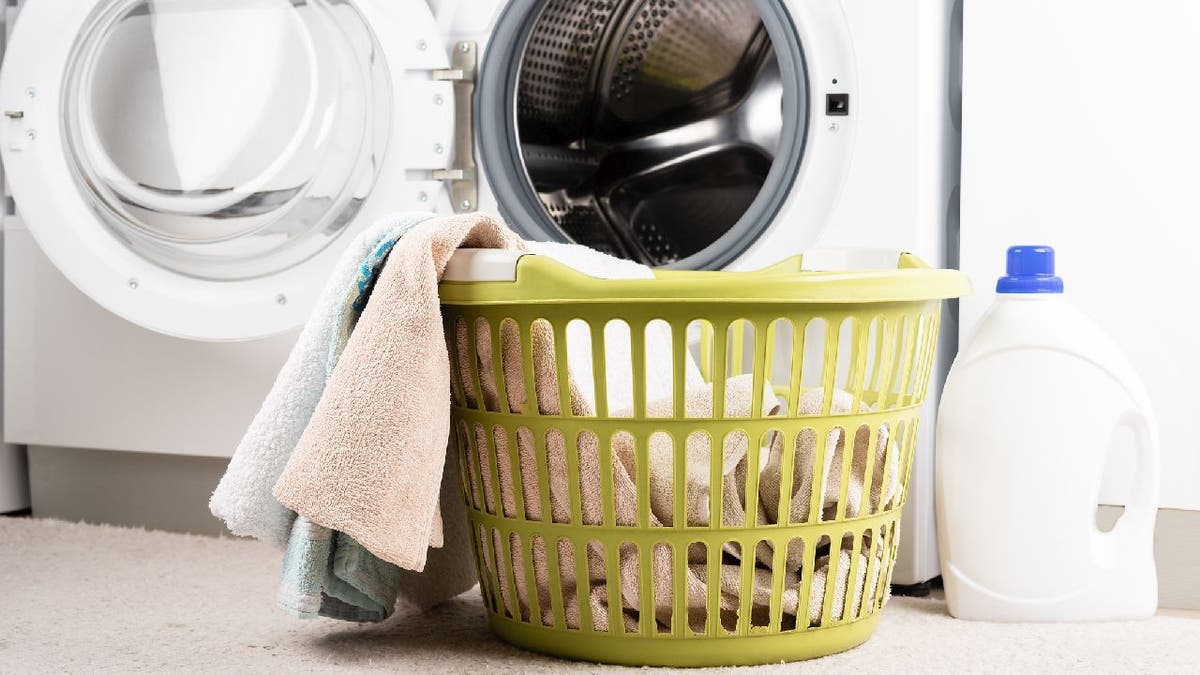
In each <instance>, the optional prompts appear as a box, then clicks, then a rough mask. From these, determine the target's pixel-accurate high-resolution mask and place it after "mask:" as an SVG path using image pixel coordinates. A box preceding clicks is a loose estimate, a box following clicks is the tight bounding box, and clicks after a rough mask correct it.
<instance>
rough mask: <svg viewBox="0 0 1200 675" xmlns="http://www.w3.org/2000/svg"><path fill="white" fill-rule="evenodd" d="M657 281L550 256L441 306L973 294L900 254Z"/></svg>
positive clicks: (521, 264) (466, 287) (660, 274)
mask: <svg viewBox="0 0 1200 675" xmlns="http://www.w3.org/2000/svg"><path fill="white" fill-rule="evenodd" d="M654 274H655V278H654V279H619V280H613V279H598V278H596V277H591V276H588V275H586V274H583V273H581V272H578V271H576V270H574V269H572V268H571V267H569V266H567V265H564V264H562V263H560V262H558V261H556V260H554V259H552V258H550V257H548V256H543V255H535V254H528V255H522V256H521V257H520V259H519V260H518V261H517V263H516V273H515V277H516V279H515V281H443V282H441V284H440V285H439V289H438V292H439V296H440V299H441V302H442V304H445V305H463V306H467V305H526V304H563V303H572V304H578V303H605V304H611V303H635V304H645V303H664V302H668V303H684V304H694V303H719V304H728V303H787V304H820V305H829V304H883V303H894V302H923V301H932V300H945V299H949V298H957V297H962V296H965V295H970V294H971V283H970V281H969V280H968V277H967V275H965V274H963V273H962V272H960V271H958V270H949V269H934V268H931V267H929V266H928V265H926V264H925V263H924V262H923V261H922V260H921V259H920V258H918V257H917V256H915V255H913V254H911V253H901V254H900V255H899V258H898V260H897V266H896V268H895V269H877V270H857V271H837V272H818V271H805V270H803V256H802V255H797V256H793V257H791V258H788V259H786V260H783V261H781V262H779V263H777V264H775V265H772V266H770V267H767V268H764V269H761V270H758V271H755V272H730V271H682V270H655V272H654Z"/></svg>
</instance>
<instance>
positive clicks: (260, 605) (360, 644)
mask: <svg viewBox="0 0 1200 675" xmlns="http://www.w3.org/2000/svg"><path fill="white" fill-rule="evenodd" d="M279 559H280V554H279V553H278V552H276V551H274V550H272V549H270V548H269V547H266V546H263V545H261V544H258V543H256V542H251V541H241V540H232V539H211V538H205V537H197V536H188V535H179V534H168V533H163V532H145V531H141V530H130V529H121V528H113V527H98V526H90V525H77V524H68V523H63V522H57V521H45V520H31V519H25V518H0V672H46V671H53V672H62V671H70V672H95V671H106V670H107V671H117V672H129V671H133V670H149V671H186V672H217V671H220V672H231V671H235V672H251V671H276V672H289V673H290V672H297V671H306V672H311V671H334V670H338V671H342V670H344V671H367V670H388V671H394V672H420V673H430V672H475V671H483V670H488V671H496V672H562V671H589V672H597V671H616V670H620V669H616V668H606V667H602V666H597V665H593V664H578V663H570V662H565V661H559V660H556V659H552V658H548V657H544V656H538V655H535V654H530V653H527V652H523V651H521V650H518V649H515V648H513V647H509V646H507V645H505V644H503V643H501V642H499V641H498V640H496V639H495V638H493V637H492V636H491V635H490V634H489V633H488V629H487V626H486V623H485V621H484V616H483V608H482V605H481V603H480V601H479V597H478V595H477V594H476V593H474V592H472V593H468V594H466V595H463V596H461V597H459V598H457V599H455V600H453V601H451V602H450V603H449V604H447V605H445V606H443V607H441V608H439V609H437V610H435V611H433V612H430V613H428V614H424V615H421V614H412V613H404V612H401V613H400V614H399V615H398V616H397V617H395V618H394V619H392V620H391V621H389V622H388V623H386V624H384V625H380V626H365V627H364V626H354V625H349V624H343V623H338V622H333V621H327V620H318V621H308V622H305V621H299V620H296V619H293V618H291V617H289V616H288V615H286V614H284V613H283V612H282V611H279V610H277V609H276V608H275V606H274V593H275V582H276V574H277V572H278V568H279ZM1198 644H1200V619H1198V618H1196V617H1195V615H1171V616H1164V615H1160V616H1157V617H1155V618H1153V619H1151V620H1149V621H1143V622H1137V623H1120V624H1090V625H1013V624H1007V625H1006V624H982V623H970V622H963V621H956V620H954V619H951V618H950V617H949V616H947V615H946V612H945V604H944V603H943V602H942V601H941V600H940V599H938V598H930V599H924V600H916V599H909V598H895V599H893V600H892V601H891V603H890V604H889V605H888V607H887V609H886V610H885V613H884V616H883V621H882V622H881V623H880V626H879V630H878V631H877V632H876V634H875V636H874V637H873V638H872V639H871V640H870V641H869V642H868V643H867V644H865V645H863V646H862V647H860V648H858V649H855V650H851V651H849V652H846V653H844V654H838V655H835V656H830V657H826V658H824V659H819V660H816V661H809V662H806V663H804V664H800V665H795V664H793V665H790V666H773V667H767V668H758V669H745V670H744V672H768V671H771V672H784V671H785V670H786V671H787V672H795V671H801V672H804V671H808V672H847V673H872V674H878V673H901V672H905V673H907V672H959V673H961V672H1020V671H1026V672H1056V673H1057V672H1066V671H1080V672H1113V673H1118V672H1119V673H1129V672H1155V673H1167V672H1180V673H1183V672H1196V667H1197V665H1196V664H1197V662H1198V661H1197V656H1196V649H1197V645H1198ZM693 672H698V671H693Z"/></svg>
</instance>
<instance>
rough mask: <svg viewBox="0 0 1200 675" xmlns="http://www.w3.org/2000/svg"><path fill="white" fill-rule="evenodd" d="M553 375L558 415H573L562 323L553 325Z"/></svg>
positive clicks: (565, 341) (564, 328) (565, 331)
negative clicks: (554, 376) (554, 377)
mask: <svg viewBox="0 0 1200 675" xmlns="http://www.w3.org/2000/svg"><path fill="white" fill-rule="evenodd" d="M551 350H552V351H553V352H554V373H555V375H556V376H557V378H556V385H557V386H556V387H555V389H556V390H557V394H558V414H559V415H562V416H564V417H569V416H573V415H574V414H575V406H574V405H572V401H571V385H570V374H571V372H570V369H569V368H567V324H566V323H565V322H562V321H558V322H555V323H554V343H553V345H551Z"/></svg>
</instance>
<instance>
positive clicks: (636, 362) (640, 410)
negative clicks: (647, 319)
mask: <svg viewBox="0 0 1200 675" xmlns="http://www.w3.org/2000/svg"><path fill="white" fill-rule="evenodd" d="M628 326H629V347H630V352H629V356H630V358H629V363H630V365H631V366H632V372H631V373H630V377H631V379H632V385H633V386H632V391H633V418H634V419H636V420H642V419H646V376H647V372H648V370H647V368H646V324H644V323H631V324H628Z"/></svg>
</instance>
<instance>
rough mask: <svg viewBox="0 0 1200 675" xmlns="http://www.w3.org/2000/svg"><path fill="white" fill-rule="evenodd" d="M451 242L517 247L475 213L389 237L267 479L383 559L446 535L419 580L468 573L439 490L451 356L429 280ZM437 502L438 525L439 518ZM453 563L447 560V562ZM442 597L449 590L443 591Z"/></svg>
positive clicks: (401, 562) (419, 559)
mask: <svg viewBox="0 0 1200 675" xmlns="http://www.w3.org/2000/svg"><path fill="white" fill-rule="evenodd" d="M459 247H472V248H504V249H518V250H520V249H522V248H523V245H522V242H521V240H520V238H518V237H517V236H516V234H514V233H513V232H512V231H510V230H509V229H508V228H507V227H505V226H504V225H503V224H502V223H500V222H499V221H497V220H494V219H493V218H491V217H489V216H486V215H482V214H469V215H461V216H453V217H446V218H438V219H434V220H429V221H425V222H423V223H421V224H418V225H416V226H415V227H413V228H412V229H411V230H409V232H408V233H407V234H406V235H405V236H404V237H403V238H402V239H400V241H399V242H398V243H397V244H396V246H395V247H394V248H393V249H392V251H391V253H390V255H389V256H388V260H387V262H386V263H385V264H384V268H383V272H382V273H381V274H380V275H379V279H378V281H377V282H376V285H375V289H374V291H373V292H372V294H371V298H370V301H369V302H368V303H367V306H366V308H365V310H364V311H363V313H362V316H361V318H360V319H359V321H358V324H357V326H356V327H355V329H354V331H353V333H352V334H351V335H350V339H349V341H348V342H347V344H346V348H345V351H344V352H343V353H342V357H341V358H340V359H339V360H338V362H337V365H336V366H335V367H334V369H333V374H332V375H331V376H330V378H329V382H328V384H327V386H326V388H325V394H324V395H323V396H322V397H321V400H320V402H319V404H318V405H317V408H316V410H315V412H314V414H313V416H312V419H311V421H310V423H309V425H308V427H307V428H306V429H305V430H304V433H303V435H302V436H301V438H300V441H299V443H298V444H297V446H296V449H295V451H294V452H293V453H292V455H291V458H290V459H289V460H288V462H287V466H286V467H285V468H284V471H283V473H282V475H281V476H280V478H279V481H278V482H277V483H276V485H275V496H276V498H278V499H279V501H280V503H282V504H283V505H285V506H287V507H288V508H290V509H292V510H294V511H296V512H297V513H300V514H301V515H304V516H305V517H307V518H309V519H310V520H311V521H313V522H314V523H317V524H319V525H322V526H324V527H328V528H330V529H333V530H336V531H338V532H341V533H344V534H346V535H348V536H350V537H352V538H354V539H355V540H356V541H358V542H359V543H360V544H362V545H363V546H364V547H366V549H367V550H369V551H371V552H372V553H374V554H375V555H377V556H379V557H380V558H381V559H383V560H385V561H388V562H391V563H393V564H396V565H398V566H400V567H403V568H405V569H407V570H412V571H416V572H420V571H421V570H423V569H425V566H426V562H427V560H428V559H429V555H430V554H429V551H430V549H431V548H433V549H440V548H443V547H444V546H447V550H446V551H445V553H446V555H445V556H444V558H445V559H444V560H442V561H440V562H441V563H442V564H440V565H438V569H437V570H436V574H431V575H423V576H422V579H423V580H425V581H426V586H427V587H428V586H432V585H433V584H436V583H440V582H441V581H442V580H444V579H445V578H446V577H451V576H454V577H457V576H459V574H460V573H461V575H462V577H463V578H462V579H461V583H463V584H467V583H468V581H467V579H468V577H469V576H470V575H471V574H473V573H474V568H473V566H472V565H471V557H470V549H469V545H468V540H467V539H466V536H465V535H464V536H462V537H461V538H460V537H455V541H454V542H453V543H454V544H455V546H454V547H453V548H449V547H448V545H449V544H450V543H451V542H450V541H447V537H445V536H444V535H445V533H446V530H447V528H457V529H461V530H463V531H465V530H466V528H467V523H466V514H465V513H464V512H463V509H464V508H465V507H464V505H463V504H462V502H461V499H458V498H457V497H458V495H457V494H456V493H455V491H454V490H453V489H450V490H446V491H444V492H446V493H448V494H449V496H450V497H453V498H452V499H441V497H442V493H443V490H442V483H443V478H445V477H446V476H447V475H449V476H450V477H453V473H450V474H444V469H445V465H446V441H447V438H448V434H449V416H450V410H449V406H450V363H449V358H448V355H447V353H446V341H445V338H444V335H443V332H442V319H441V308H440V304H439V301H438V282H439V280H440V279H441V276H442V273H443V272H444V271H445V268H446V264H447V262H448V261H449V259H450V256H451V255H452V254H453V253H454V252H455V251H456V250H457V249H458V248H459ZM443 508H450V509H454V512H453V513H447V514H446V516H447V518H446V520H448V521H449V525H448V526H444V525H443V523H444V521H443V517H442V513H443ZM451 564H452V565H455V566H456V569H454V570H447V569H446V566H447V565H451ZM447 597H448V596H447Z"/></svg>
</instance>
